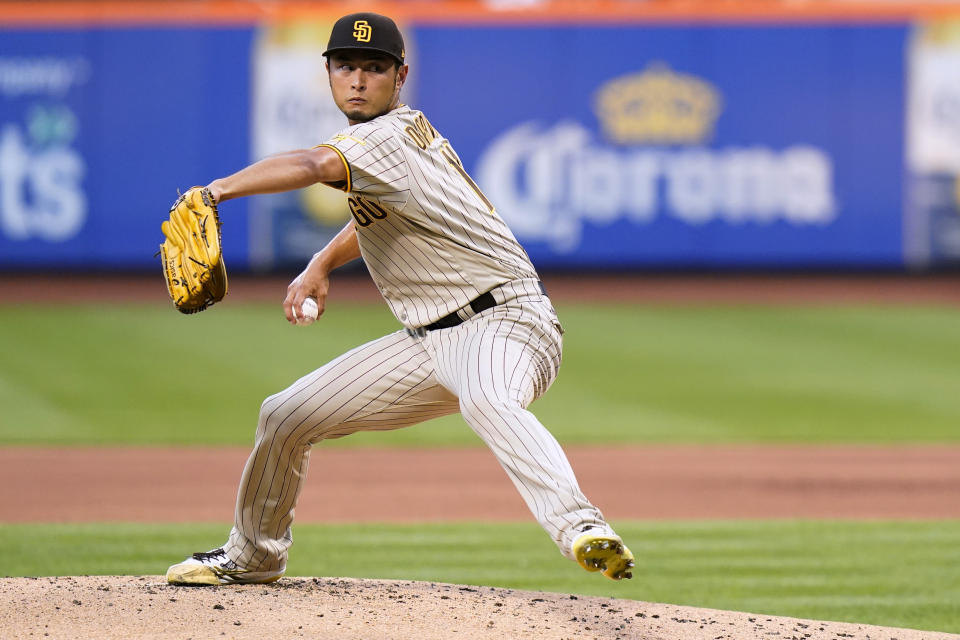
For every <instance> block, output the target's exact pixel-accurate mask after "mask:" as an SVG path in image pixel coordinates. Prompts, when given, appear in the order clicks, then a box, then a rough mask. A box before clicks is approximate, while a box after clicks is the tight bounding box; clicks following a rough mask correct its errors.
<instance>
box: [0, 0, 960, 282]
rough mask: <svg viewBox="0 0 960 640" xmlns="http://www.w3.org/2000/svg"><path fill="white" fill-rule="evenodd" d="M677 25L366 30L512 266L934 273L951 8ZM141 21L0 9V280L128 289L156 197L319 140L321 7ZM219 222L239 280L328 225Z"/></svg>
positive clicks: (516, 21)
mask: <svg viewBox="0 0 960 640" xmlns="http://www.w3.org/2000/svg"><path fill="white" fill-rule="evenodd" d="M686 4H687V6H688V8H687V9H686V10H681V9H677V8H671V5H670V4H669V3H659V2H657V3H616V2H605V1H599V2H594V3H566V2H563V1H560V2H554V3H552V4H550V5H549V6H546V3H540V5H536V3H535V6H534V8H532V9H525V10H518V11H509V10H506V11H504V10H501V11H494V10H491V9H489V8H487V7H485V6H484V5H480V4H477V3H473V2H458V3H453V2H433V3H427V4H426V5H424V4H420V3H416V2H414V3H402V4H397V5H392V6H391V5H385V6H384V7H378V8H380V9H381V10H382V11H383V12H387V13H391V14H392V15H396V16H398V18H399V22H400V23H401V26H402V28H403V29H404V32H405V34H406V36H407V40H408V42H407V49H408V56H409V62H410V64H411V68H412V72H411V78H410V81H409V83H408V86H407V87H406V89H405V92H404V101H405V102H407V103H410V104H412V105H413V106H415V107H418V108H421V109H423V110H424V111H425V112H426V113H427V115H428V117H429V118H430V119H431V121H432V123H433V124H434V126H435V127H436V128H437V129H438V130H440V132H441V133H442V134H444V135H445V136H446V137H448V138H450V139H451V141H452V142H453V145H454V147H455V148H456V149H457V151H458V153H459V155H460V157H461V159H462V160H463V162H464V164H465V165H466V166H467V168H468V170H470V171H471V173H472V174H473V175H474V177H475V178H476V179H477V182H478V183H479V184H480V186H481V188H482V189H483V190H484V191H485V193H486V194H487V196H488V197H489V198H490V199H491V200H492V201H493V202H494V203H495V204H496V206H497V208H498V210H499V212H500V213H501V215H503V216H504V217H505V218H506V219H507V221H508V222H509V223H510V225H511V227H512V228H513V229H514V231H515V233H516V234H517V236H518V237H519V239H520V240H521V241H522V242H523V243H524V245H525V246H526V247H527V248H528V250H529V252H530V254H531V257H532V258H533V260H534V262H535V263H536V264H537V265H538V266H541V267H546V268H551V267H556V268H571V267H573V268H592V267H602V268H660V269H671V268H689V267H709V268H768V267H777V268H779V267H788V268H801V269H802V268H822V267H850V268H904V267H926V266H930V265H942V264H954V263H957V262H958V261H960V213H958V211H960V208H958V198H960V190H958V189H957V175H958V174H960V13H956V15H955V14H954V13H953V10H952V8H951V7H950V6H948V5H931V6H930V7H926V8H924V7H923V6H920V5H915V4H914V5H911V6H912V7H913V8H912V9H911V10H909V11H908V10H905V9H902V8H901V9H900V10H897V8H896V7H897V5H896V3H892V4H889V3H888V4H884V5H878V6H876V7H871V6H869V5H858V6H857V7H856V8H855V9H851V8H849V7H848V6H847V5H849V4H850V3H840V4H837V3H829V2H827V3H823V4H822V5H820V6H819V8H816V9H807V10H806V11H798V10H797V9H793V10H787V9H776V8H773V9H771V8H770V5H771V3H767V4H766V5H761V4H759V3H753V2H745V3H742V4H741V5H740V9H739V11H734V10H730V9H729V8H728V9H722V10H721V9H717V4H716V3H715V4H713V5H711V4H709V3H706V4H701V5H696V3H693V4H694V5H696V6H694V8H693V9H692V10H691V9H689V5H690V3H686ZM721 4H722V3H721ZM726 4H727V6H728V7H729V4H730V3H726ZM163 6H164V5H163V3H150V2H141V3H137V2H130V3H110V2H100V3H89V2H88V3H62V2H61V3H57V2H52V3H36V4H28V3H10V4H5V5H0V268H50V267H62V268H73V267H80V266H82V267H91V266H92V267H99V268H120V269H141V268H148V267H151V266H153V265H154V264H155V263H154V258H153V254H154V252H155V251H156V247H157V244H158V243H159V241H160V232H159V223H160V221H161V220H162V219H163V217H164V216H165V214H166V207H167V206H169V203H170V202H171V201H172V199H173V197H174V196H175V194H176V190H177V189H178V188H181V189H182V188H185V187H189V186H191V185H193V184H197V183H205V182H207V181H209V180H211V179H212V178H214V177H218V176H221V175H225V174H227V173H230V172H232V171H235V170H237V169H239V168H241V167H242V166H243V165H244V164H246V163H248V162H250V161H252V160H255V159H258V158H262V157H264V156H265V155H268V154H270V153H274V152H277V151H281V150H285V149H290V148H297V147H304V146H311V145H313V144H317V143H319V142H322V141H324V140H325V139H326V138H327V137H328V136H329V135H331V134H333V133H334V132H336V131H337V130H338V129H339V128H341V127H342V126H343V125H344V124H345V122H344V119H343V116H342V115H341V114H340V113H339V112H338V111H337V110H336V107H335V106H334V105H333V103H332V100H331V98H330V95H329V89H328V88H327V86H326V79H325V75H324V73H323V69H322V62H323V58H322V56H321V55H320V54H321V52H322V51H323V48H324V47H323V45H324V43H325V42H326V39H327V36H328V34H329V30H330V27H331V26H332V22H333V20H334V19H335V18H336V17H337V16H338V15H339V14H340V13H341V10H340V8H339V6H335V5H327V4H323V3H319V4H318V3H312V4H309V5H306V4H303V5H298V4H293V3H269V4H259V3H251V2H239V3H237V2H209V3H190V4H187V5H182V6H181V8H180V10H178V11H176V12H175V11H173V10H172V9H171V8H170V5H166V6H167V7H168V8H167V9H166V10H164V9H163ZM784 6H787V5H784ZM184 7H186V9H184ZM751 7H752V8H751ZM591 8H592V9H593V11H592V12H590V9H591ZM684 11H686V13H685V12H684ZM690 11H692V13H691V12H690ZM223 209H224V214H225V225H224V242H225V247H226V255H227V257H228V263H229V264H230V266H231V268H232V269H251V270H270V269H277V268H286V267H289V266H292V265H297V264H301V263H302V262H303V260H304V259H305V258H306V257H307V256H309V255H310V254H312V253H313V252H314V251H315V250H316V249H317V248H318V247H319V246H322V244H323V243H325V242H326V240H327V239H329V238H330V237H331V236H332V235H333V233H335V231H336V230H338V229H339V228H340V227H341V226H342V225H343V224H344V223H345V221H346V220H348V219H349V215H350V214H349V211H348V209H347V207H346V203H345V198H344V196H343V195H342V194H339V193H336V192H334V191H333V190H330V189H325V188H321V187H315V188H311V189H307V190H305V191H303V192H298V193H292V194H282V195H274V196H264V197H258V198H253V199H247V200H243V201H235V202H230V203H229V204H226V205H224V207H223ZM107 237H111V238H116V237H120V238H123V241H122V242H117V243H115V242H109V243H108V242H104V241H103V239H104V238H107Z"/></svg>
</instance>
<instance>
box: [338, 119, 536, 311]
mask: <svg viewBox="0 0 960 640" xmlns="http://www.w3.org/2000/svg"><path fill="white" fill-rule="evenodd" d="M322 146H327V147H330V148H332V149H334V150H335V151H337V152H338V153H339V155H340V157H341V159H342V160H343V161H344V164H345V165H346V167H347V184H346V185H343V188H344V190H345V191H347V192H348V193H349V194H350V210H351V213H352V214H353V217H354V226H355V227H356V230H357V237H358V238H359V242H360V251H361V253H362V254H363V259H364V261H365V262H366V264H367V268H368V269H369V270H370V273H371V275H372V276H373V279H374V282H375V283H376V285H377V288H378V289H380V293H381V294H383V297H384V299H385V300H386V301H387V304H388V305H389V306H390V309H391V311H393V314H394V315H395V316H396V317H397V319H398V320H399V321H400V322H401V324H403V325H404V326H406V327H409V328H417V327H422V326H425V325H428V324H430V323H432V322H435V321H436V320H438V319H440V318H442V317H444V316H446V315H448V314H450V313H452V312H454V311H456V310H457V309H460V308H462V307H465V306H467V305H468V304H469V303H470V301H471V300H473V299H474V298H476V297H478V296H479V295H481V294H483V293H485V292H487V291H489V290H490V289H493V288H494V287H496V286H498V285H501V284H504V283H505V282H509V281H511V280H520V279H530V278H534V279H535V278H536V277H537V274H536V271H535V270H534V268H533V265H532V264H531V263H530V259H529V257H528V256H527V253H526V251H524V249H523V247H521V246H520V244H519V243H518V242H517V240H516V238H515V237H514V236H513V233H512V232H511V231H510V229H509V228H508V227H507V225H506V223H505V222H504V221H503V219H501V218H500V216H499V215H497V213H496V211H495V210H494V208H493V205H492V204H491V203H490V202H489V201H488V200H487V199H486V197H485V196H484V195H483V193H482V192H481V191H480V189H479V188H478V187H477V186H476V183H474V182H473V180H472V179H471V178H470V176H468V175H467V173H466V172H465V171H464V169H463V166H462V164H461V163H460V159H459V157H458V156H457V154H456V153H455V152H454V151H453V148H452V147H451V146H450V143H449V142H448V141H447V140H446V139H445V138H444V137H443V136H441V135H440V134H439V133H438V132H437V131H436V129H434V128H433V126H432V125H431V124H430V123H429V122H428V121H427V119H426V117H425V116H424V115H423V113H421V112H420V111H416V110H414V109H411V108H410V107H408V106H406V105H401V106H399V107H397V108H396V109H394V110H393V111H390V112H389V113H386V114H384V115H382V116H380V117H378V118H375V119H373V120H371V121H370V122H364V123H361V124H357V125H353V126H350V127H347V128H345V129H343V130H341V131H340V132H339V133H337V134H336V135H334V136H333V137H332V138H330V140H328V141H327V142H326V143H324V144H323V145H322Z"/></svg>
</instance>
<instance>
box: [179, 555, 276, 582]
mask: <svg viewBox="0 0 960 640" xmlns="http://www.w3.org/2000/svg"><path fill="white" fill-rule="evenodd" d="M281 576H283V570H282V569H281V570H278V571H250V570H248V569H244V568H243V567H241V566H239V565H238V564H237V563H236V562H234V561H233V560H231V559H230V558H228V557H227V554H226V552H224V550H223V549H214V550H213V551H206V552H203V553H195V554H193V555H192V556H191V557H189V558H187V559H186V560H184V561H183V562H181V563H180V564H175V565H173V566H172V567H170V568H169V569H167V582H169V583H170V584H185V585H219V584H262V583H265V582H274V581H276V580H279V579H280V577H281Z"/></svg>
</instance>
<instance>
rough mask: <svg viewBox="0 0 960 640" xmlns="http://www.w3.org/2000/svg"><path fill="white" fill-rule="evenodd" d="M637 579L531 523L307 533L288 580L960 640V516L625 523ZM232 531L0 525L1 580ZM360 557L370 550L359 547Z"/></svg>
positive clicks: (133, 559)
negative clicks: (780, 619)
mask: <svg viewBox="0 0 960 640" xmlns="http://www.w3.org/2000/svg"><path fill="white" fill-rule="evenodd" d="M616 524H617V528H618V530H619V531H620V533H621V534H622V535H623V536H624V537H625V538H626V539H627V541H628V542H629V543H630V545H631V548H632V549H633V551H634V552H635V554H636V555H637V557H638V559H639V563H638V564H639V568H638V570H637V571H636V574H635V578H634V579H633V580H631V581H624V582H619V583H614V582H611V581H608V580H606V579H604V578H602V577H600V576H597V575H587V574H586V573H584V572H583V571H582V570H581V569H580V568H579V567H577V566H576V565H574V564H573V563H571V562H569V561H567V560H565V559H563V558H562V557H560V555H559V554H558V553H557V551H556V549H555V547H554V546H553V545H552V544H551V543H550V542H549V540H547V538H546V536H545V535H544V534H543V532H542V531H541V530H540V529H539V527H537V526H536V525H535V524H532V523H531V524H514V525H503V524H496V525H494V524H479V523H478V524H433V525H429V526H413V525H406V526H401V525H350V526H345V525H337V526H318V525H303V526H298V527H296V528H295V530H294V536H295V539H296V544H295V546H294V548H293V550H292V554H291V560H290V565H289V567H288V575H290V576H350V577H370V578H383V579H404V580H425V581H436V582H450V583H463V584H473V585H486V586H499V587H510V588H519V589H530V590H539V591H555V592H561V593H577V594H590V595H600V596H612V597H618V598H630V599H635V600H643V601H647V602H668V603H672V604H679V605H690V606H699V607H708V608H716V609H728V610H738V611H749V612H753V613H761V614H770V615H788V616H796V617H801V618H812V619H815V620H842V621H849V622H859V623H865V622H866V623H871V624H880V625H889V626H900V627H909V628H919V629H927V630H936V631H946V632H951V633H960V572H958V571H957V570H956V568H957V567H958V566H960V522H957V521H953V522H804V521H798V522H749V521H748V522H692V523H639V522H622V523H616ZM227 530H228V529H227V525H226V524H224V525H210V524H205V525H190V526H187V525H133V524H120V525H106V524H102V525H56V524H49V525H0V549H2V551H0V567H2V569H0V574H5V575H15V576H19V575H86V574H91V575H126V574H134V575H136V574H145V575H157V574H162V573H163V572H164V571H165V570H166V567H167V566H168V565H169V564H172V563H175V562H178V561H180V560H181V559H182V558H183V556H185V555H186V554H187V553H189V552H191V551H197V550H204V549H207V548H209V547H211V546H215V545H217V544H219V543H220V542H222V540H223V538H224V536H225V535H226V532H227ZM361 551H362V553H361Z"/></svg>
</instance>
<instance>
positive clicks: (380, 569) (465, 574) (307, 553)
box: [0, 304, 960, 633]
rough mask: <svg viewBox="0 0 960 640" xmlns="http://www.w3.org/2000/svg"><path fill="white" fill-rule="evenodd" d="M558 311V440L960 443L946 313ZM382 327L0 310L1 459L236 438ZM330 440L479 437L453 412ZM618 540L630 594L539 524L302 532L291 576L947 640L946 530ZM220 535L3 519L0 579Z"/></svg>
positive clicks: (379, 310)
mask: <svg viewBox="0 0 960 640" xmlns="http://www.w3.org/2000/svg"><path fill="white" fill-rule="evenodd" d="M558 310H559V311H560V314H561V318H562V320H563V322H564V325H565V328H566V330H567V334H566V339H565V361H564V367H563V370H562V372H561V375H560V378H559V380H558V381H557V382H556V383H555V385H554V388H553V389H552V390H551V392H550V393H548V394H547V396H546V397H545V398H544V399H542V400H540V401H538V402H537V403H536V404H535V405H534V407H533V409H534V411H535V412H536V413H537V414H538V415H539V416H540V418H541V419H542V420H543V422H544V423H545V424H547V425H548V426H549V427H550V429H551V431H553V432H554V434H555V435H556V436H557V437H558V438H559V439H560V440H561V442H563V443H564V444H576V443H592V444H605V443H606V444H609V443H650V442H678V443H683V442H689V443H742V442H750V443H765V442H766V443H801V444H809V443H865V444H867V443H869V444H875V443H884V444H912V443H953V444H955V443H957V442H960V393H957V391H958V390H960V311H958V310H957V309H952V308H936V307H931V308H905V307H903V308H901V307H837V308H808V307H751V306H743V307H734V306H726V307H723V306H721V307H696V306H691V307H684V306H676V307H660V306H628V305H615V304H610V305H590V306H586V305H575V304H561V305H558ZM396 328H397V327H396V324H395V321H394V320H393V319H392V318H391V317H390V316H389V314H388V313H387V311H386V310H385V308H384V307H383V306H382V305H340V306H337V307H335V308H332V309H330V310H329V311H328V313H327V314H326V315H325V316H324V318H323V320H322V321H321V322H320V323H319V324H317V325H314V326H312V327H309V328H294V327H290V326H288V325H287V324H286V323H285V322H284V320H283V319H282V317H281V314H280V311H279V308H278V306H277V305H240V304H231V305H227V304H225V305H221V306H218V307H215V308H214V309H211V310H210V311H207V312H204V313H203V314H200V315H197V316H190V317H185V316H180V315H179V314H176V313H174V312H173V311H172V310H171V308H170V307H169V306H168V305H162V306H161V305H133V304H130V305H117V306H111V307H107V308H101V307H94V306H86V307H83V306H80V307H73V308H68V309H63V310H54V309H53V308H52V307H50V306H31V305H22V306H0V336H2V338H0V353H2V356H0V405H2V406H3V407H4V414H3V419H2V421H0V446H11V445H62V444H85V445H118V444H141V445H151V444H186V445H193V444H196V445H200V444H203V445H207V444H214V445H216V444H248V443H250V442H251V441H252V438H253V431H254V426H255V421H256V416H257V412H258V409H259V406H260V402H261V401H262V400H263V398H264V397H266V396H267V395H269V394H271V393H273V392H275V391H278V390H280V389H282V388H284V387H285V386H287V385H288V384H290V383H291V382H293V381H294V380H295V379H296V378H298V377H299V376H301V375H303V374H304V373H307V372H308V371H310V370H312V369H313V368H315V367H317V366H319V365H320V364H322V363H324V362H326V361H327V360H329V359H330V358H332V357H334V356H336V355H338V354H339V353H341V352H342V351H344V350H346V349H348V348H350V347H353V346H356V345H358V344H360V343H362V342H364V341H367V340H370V339H373V338H376V337H378V336H380V335H383V334H384V333H386V332H388V331H392V330H395V329H396ZM198 336H199V337H198ZM184 416H190V417H189V418H188V419H185V418H184ZM331 444H333V445H334V446H365V445H379V446H442V445H475V446H479V441H478V440H477V439H476V438H475V436H474V435H473V434H472V433H471V432H470V431H469V429H468V428H467V427H466V426H465V425H464V424H463V423H462V421H461V420H460V419H459V418H458V417H451V418H445V419H442V420H437V421H434V422H431V423H429V424H426V425H421V426H417V427H414V428H410V429H404V430H401V431H398V432H391V433H385V434H359V435H356V436H353V437H351V438H345V439H342V440H337V441H334V442H333V443H331ZM615 524H617V525H618V529H619V530H620V532H621V533H622V534H623V535H624V536H625V537H626V538H627V540H628V542H629V543H630V545H631V547H632V548H633V550H634V552H635V553H636V554H637V556H638V558H639V559H640V568H639V570H638V571H637V577H636V579H635V580H633V581H631V582H629V583H621V584H614V583H611V582H608V581H605V580H603V579H602V578H599V577H597V576H586V575H584V574H583V572H582V571H581V570H580V569H578V568H577V567H575V566H574V565H572V563H569V562H567V561H564V560H563V559H562V558H560V557H559V555H558V554H557V552H556V550H555V549H554V547H553V546H552V545H551V544H550V543H549V541H547V540H546V538H545V536H544V534H543V533H542V531H540V530H539V528H538V527H536V525H534V524H532V523H525V524H517V525H487V524H477V525H463V524H445V525H429V526H397V525H351V526H317V525H303V526H298V527H296V529H295V536H296V538H297V546H296V547H295V549H294V554H293V557H292V559H291V564H290V567H289V575H294V576H296V575H322V576H353V577H377V578H403V579H415V580H431V581H444V582H454V583H467V584H484V585H491V586H504V587H515V588H524V589H540V590H548V591H558V592H571V593H585V594H595V595H609V596H616V597H626V598H632V599H639V600H648V601H659V602H670V603H676V604H686V605H693V606H701V607H712V608H720V609H733V610H741V611H752V612H756V613H767V614H775V615H791V616H798V617H808V618H815V619H825V620H846V621H854V622H861V623H870V624H882V625H893V626H904V627H912V628H920V629H930V630H941V631H949V632H953V633H960V605H958V604H957V603H960V572H958V571H957V570H956V568H957V567H958V566H960V520H958V521H947V522H810V521H798V522H700V523H687V522H684V523H640V522H633V523H630V522H626V523H615ZM225 533H226V526H225V525H222V526H221V525H197V526H184V525H176V526H170V525H134V524H122V523H120V524H90V525H79V526H78V525H57V524H36V525H10V524H0V574H8V575H70V574H159V573H162V572H163V571H164V570H165V568H166V566H167V565H169V564H171V563H173V562H176V561H178V560H180V559H182V557H183V556H184V555H185V554H186V553H188V552H191V551H197V550H203V549H207V548H210V547H211V546H214V545H217V544H219V543H221V542H222V541H223V537H224V535H225ZM341 540H350V541H351V543H350V544H351V545H354V544H360V545H361V546H362V547H363V549H364V553H363V554H362V555H360V554H357V553H356V551H355V549H354V548H353V547H351V548H349V549H344V548H340V547H338V543H339V541H341ZM428 546H429V548H428ZM515 548H519V549H521V550H522V553H520V554H519V556H518V555H517V554H514V553H513V552H512V551H511V550H512V549H515ZM358 558H359V559H358Z"/></svg>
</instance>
